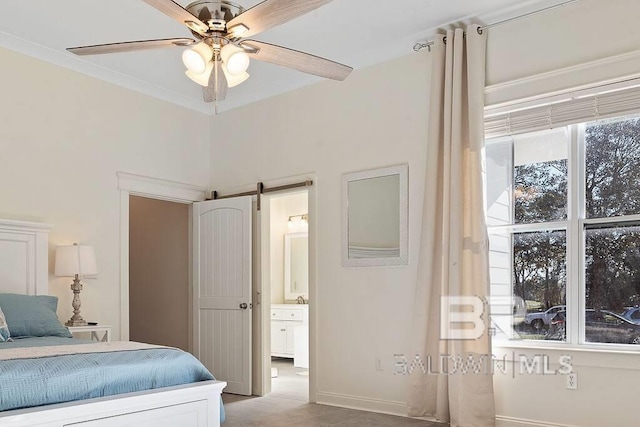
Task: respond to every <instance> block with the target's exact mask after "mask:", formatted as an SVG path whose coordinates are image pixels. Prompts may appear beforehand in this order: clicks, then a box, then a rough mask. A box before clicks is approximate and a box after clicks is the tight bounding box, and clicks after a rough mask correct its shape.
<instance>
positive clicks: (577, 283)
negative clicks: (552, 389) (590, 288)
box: [485, 112, 640, 353]
mask: <svg viewBox="0 0 640 427" xmlns="http://www.w3.org/2000/svg"><path fill="white" fill-rule="evenodd" d="M639 114H640V112H628V113H625V114H621V115H619V116H616V117H613V118H612V119H617V120H624V119H625V118H631V117H638V116H639ZM595 121H598V120H593V119H592V120H585V121H584V122H582V123H577V124H567V125H564V126H559V127H564V128H567V130H568V132H567V134H568V141H567V143H568V144H569V145H568V147H567V148H568V156H567V166H568V172H567V219H566V220H564V221H550V222H538V223H524V224H516V223H515V218H514V212H515V210H514V209H512V211H511V224H508V225H494V226H487V231H488V233H489V234H496V235H503V236H508V237H509V241H510V243H511V251H510V260H509V262H510V272H511V273H510V280H511V295H512V296H513V259H514V246H513V243H514V242H513V236H514V234H516V233H524V232H538V231H554V230H559V231H563V230H564V231H565V232H566V253H565V259H566V295H565V303H566V306H567V309H566V312H567V315H566V326H565V328H566V341H555V340H535V339H520V340H517V339H510V338H504V339H494V341H493V345H494V346H496V347H509V348H514V347H515V348H517V347H520V348H541V347H546V348H551V349H567V350H569V349H574V350H577V349H582V350H601V351H602V350H604V351H614V352H624V353H626V352H631V353H637V352H640V346H634V345H633V344H617V343H596V342H587V341H586V312H585V310H586V309H587V307H586V229H587V227H588V226H589V225H604V226H606V225H610V226H611V228H614V227H615V226H618V225H619V226H625V225H631V224H633V223H636V224H637V223H640V214H633V215H621V216H614V217H604V218H587V217H586V197H585V190H586V189H585V187H586V183H585V179H586V141H585V135H586V131H585V129H586V125H587V124H588V123H592V122H595ZM533 132H536V130H532V131H531V133H533ZM491 139H496V140H499V139H501V137H495V138H491ZM491 139H489V140H491ZM513 155H514V150H513V149H512V150H511V156H512V159H511V165H512V167H511V168H512V172H511V173H510V174H509V176H510V178H509V179H510V182H509V190H508V191H509V197H510V199H511V200H513V196H514V192H515V187H514V184H515V183H514V171H515V166H513V165H514V162H513ZM512 208H513V206H512ZM487 211H488V206H487V207H486V209H485V214H486V213H487ZM576 325H577V327H576Z"/></svg>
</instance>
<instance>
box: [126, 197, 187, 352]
mask: <svg viewBox="0 0 640 427" xmlns="http://www.w3.org/2000/svg"><path fill="white" fill-rule="evenodd" d="M190 232H191V230H190V228H189V206H188V205H185V204H180V203H172V202H165V201H162V200H154V199H147V198H144V197H136V196H131V197H130V198H129V313H130V317H129V333H130V335H129V338H130V339H131V340H132V341H140V342H146V343H150V344H158V345H167V346H170V347H177V348H181V349H183V350H185V351H188V350H189V330H190V328H189V322H190V318H189V298H190V287H189V233H190Z"/></svg>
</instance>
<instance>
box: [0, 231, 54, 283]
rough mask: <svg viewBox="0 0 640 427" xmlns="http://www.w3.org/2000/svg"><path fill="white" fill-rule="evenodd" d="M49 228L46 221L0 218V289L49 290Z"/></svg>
mask: <svg viewBox="0 0 640 427" xmlns="http://www.w3.org/2000/svg"><path fill="white" fill-rule="evenodd" d="M49 230H51V226H50V225H48V224H42V223H38V222H25V221H13V220H4V219H0V292H10V293H15V294H26V295H46V294H47V293H48V292H49Z"/></svg>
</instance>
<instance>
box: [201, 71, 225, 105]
mask: <svg viewBox="0 0 640 427" xmlns="http://www.w3.org/2000/svg"><path fill="white" fill-rule="evenodd" d="M216 68H217V69H218V74H217V75H218V84H217V86H216V70H215V69H214V70H213V72H212V73H211V77H210V78H209V86H207V87H204V86H203V87H202V95H203V98H204V102H214V101H216V97H217V100H218V101H224V100H225V99H226V98H227V92H228V91H229V85H228V84H227V79H226V77H225V76H224V72H223V71H222V68H220V62H216Z"/></svg>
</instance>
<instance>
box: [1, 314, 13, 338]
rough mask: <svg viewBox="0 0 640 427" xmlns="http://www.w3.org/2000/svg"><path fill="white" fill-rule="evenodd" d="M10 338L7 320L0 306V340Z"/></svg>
mask: <svg viewBox="0 0 640 427" xmlns="http://www.w3.org/2000/svg"><path fill="white" fill-rule="evenodd" d="M10 339H11V334H10V333H9V327H8V326H7V321H6V319H5V318H4V313H3V312H2V308H1V307H0V342H6V341H9V340H10Z"/></svg>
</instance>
